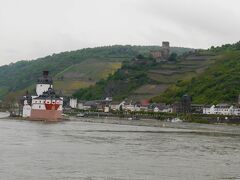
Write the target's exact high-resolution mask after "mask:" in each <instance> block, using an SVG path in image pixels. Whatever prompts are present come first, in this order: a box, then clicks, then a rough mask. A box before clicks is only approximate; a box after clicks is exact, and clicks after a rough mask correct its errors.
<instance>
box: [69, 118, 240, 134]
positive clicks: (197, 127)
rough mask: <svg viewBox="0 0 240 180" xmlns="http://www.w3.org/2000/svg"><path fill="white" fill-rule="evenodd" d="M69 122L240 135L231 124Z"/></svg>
mask: <svg viewBox="0 0 240 180" xmlns="http://www.w3.org/2000/svg"><path fill="white" fill-rule="evenodd" d="M68 120H69V121H80V122H88V123H99V124H101V123H103V124H117V125H127V126H146V127H159V128H174V129H188V130H192V131H191V132H189V133H199V132H201V133H202V134H209V135H219V136H220V135H231V136H232V135H240V132H239V130H240V126H238V125H233V124H232V125H230V124H222V123H221V124H220V123H219V124H202V123H190V122H166V121H161V120H156V119H141V120H128V119H125V118H109V117H105V118H103V117H81V118H80V117H69V119H68ZM226 127H227V128H226Z"/></svg>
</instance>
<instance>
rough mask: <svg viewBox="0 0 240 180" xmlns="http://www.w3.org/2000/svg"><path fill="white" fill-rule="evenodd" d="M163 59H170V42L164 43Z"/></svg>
mask: <svg viewBox="0 0 240 180" xmlns="http://www.w3.org/2000/svg"><path fill="white" fill-rule="evenodd" d="M161 51H162V57H163V59H166V60H167V59H168V58H169V56H170V43H169V42H168V41H163V42H162V50H161Z"/></svg>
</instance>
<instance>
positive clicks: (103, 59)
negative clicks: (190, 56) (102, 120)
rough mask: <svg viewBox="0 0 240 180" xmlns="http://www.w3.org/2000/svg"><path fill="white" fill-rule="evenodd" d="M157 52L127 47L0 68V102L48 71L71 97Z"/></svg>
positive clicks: (85, 51)
mask: <svg viewBox="0 0 240 180" xmlns="http://www.w3.org/2000/svg"><path fill="white" fill-rule="evenodd" d="M159 48H160V47H159V46H128V45H126V46H121V45H115V46H106V47H97V48H87V49H81V50H77V51H71V52H63V53H60V54H53V55H51V56H47V57H44V58H39V59H36V60H32V61H19V62H17V63H12V64H10V65H5V66H1V67H0V98H1V99H3V98H4V97H6V96H7V95H8V94H9V93H11V96H13V95H14V94H15V93H17V94H19V92H21V93H22V92H24V91H25V90H26V89H33V88H34V86H33V85H34V83H35V82H36V79H37V78H38V77H39V76H40V75H41V73H42V71H43V70H49V71H50V73H51V75H52V76H53V77H54V80H55V87H56V88H57V89H58V90H60V89H61V90H63V93H64V94H65V95H71V94H72V93H74V92H75V91H76V90H78V89H79V88H82V87H88V86H89V85H92V84H95V83H96V82H97V81H99V80H100V79H105V78H107V77H108V75H109V74H112V73H114V72H115V71H116V70H117V69H119V68H120V67H121V63H122V61H126V60H130V59H131V58H132V57H134V56H136V55H138V54H145V53H149V51H150V50H156V49H159ZM171 51H173V52H177V53H179V54H181V53H184V52H186V51H189V49H187V48H171Z"/></svg>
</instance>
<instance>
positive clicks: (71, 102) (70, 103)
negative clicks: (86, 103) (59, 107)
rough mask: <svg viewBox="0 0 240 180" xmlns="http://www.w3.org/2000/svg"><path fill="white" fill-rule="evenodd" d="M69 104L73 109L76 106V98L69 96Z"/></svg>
mask: <svg viewBox="0 0 240 180" xmlns="http://www.w3.org/2000/svg"><path fill="white" fill-rule="evenodd" d="M69 106H70V107H71V108H73V109H76V108H77V106H78V103H77V99H75V98H70V102H69Z"/></svg>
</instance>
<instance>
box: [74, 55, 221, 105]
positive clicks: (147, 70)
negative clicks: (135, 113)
mask: <svg viewBox="0 0 240 180" xmlns="http://www.w3.org/2000/svg"><path fill="white" fill-rule="evenodd" d="M203 52H204V53H201V52H199V51H197V52H194V53H193V52H192V53H185V54H183V55H182V56H179V58H178V60H177V61H167V62H159V63H157V62H156V61H155V60H154V59H152V58H151V57H148V56H142V57H137V58H134V59H132V60H131V61H127V62H123V65H122V68H121V69H119V70H118V71H116V72H115V73H114V74H112V75H111V76H109V77H108V79H106V80H101V81H99V82H98V83H97V84H96V85H93V86H90V87H89V88H82V89H80V90H79V91H77V92H76V93H75V94H74V96H75V97H77V98H79V99H86V100H91V99H99V98H104V97H107V96H112V97H113V98H114V99H115V100H120V99H124V98H129V99H132V100H135V101H137V100H142V99H151V98H154V97H155V96H158V95H159V94H160V93H163V92H165V91H166V90H167V89H168V88H169V87H172V86H173V85H175V84H176V83H178V82H182V81H189V80H191V79H192V78H193V77H198V76H199V75H200V74H202V73H203V72H205V70H206V69H207V68H208V67H210V66H211V65H212V64H214V63H215V60H216V58H217V57H216V56H215V54H214V53H207V52H205V51H203ZM136 59H137V60H136Z"/></svg>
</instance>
